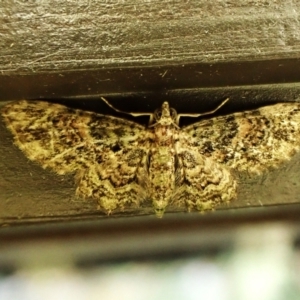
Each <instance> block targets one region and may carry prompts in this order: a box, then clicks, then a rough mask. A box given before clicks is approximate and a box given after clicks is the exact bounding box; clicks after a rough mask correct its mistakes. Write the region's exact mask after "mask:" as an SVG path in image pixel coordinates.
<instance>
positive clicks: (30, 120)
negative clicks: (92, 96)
mask: <svg viewBox="0 0 300 300" xmlns="http://www.w3.org/2000/svg"><path fill="white" fill-rule="evenodd" d="M1 113H2V116H3V118H4V120H5V123H6V125H7V127H8V128H9V129H10V130H11V132H12V133H13V135H14V140H15V143H16V145H17V146H18V147H19V148H20V149H21V150H22V151H24V153H25V154H26V155H27V156H28V158H29V159H31V160H33V161H37V162H39V163H40V164H41V165H42V166H43V167H44V168H48V167H49V168H52V169H53V170H54V171H56V172H57V173H58V174H66V173H70V172H75V171H76V172H77V174H76V179H77V184H78V188H77V194H79V195H81V196H84V197H93V198H96V199H97V200H98V201H99V204H100V206H101V207H102V208H104V209H105V210H106V211H108V212H110V211H112V210H113V209H115V208H116V207H122V206H123V205H125V204H126V202H128V201H129V199H130V202H136V203H137V204H138V203H139V202H140V201H142V200H143V199H145V198H146V197H147V195H146V194H145V191H144V189H143V186H144V185H145V184H147V183H146V177H145V175H144V167H143V163H144V161H145V159H144V157H145V154H146V152H147V151H148V150H147V149H148V147H147V145H146V143H147V136H145V135H146V134H145V127H144V126H141V125H139V124H136V123H134V122H131V121H128V120H124V119H120V118H115V117H111V116H105V115H101V114H96V113H92V112H86V111H82V110H76V109H71V108H67V107H65V106H62V105H59V104H53V103H47V102H42V101H26V100H23V101H20V102H13V103H11V104H8V105H6V106H5V107H4V108H3V109H2V112H1ZM120 157H122V159H120ZM138 180H139V181H140V182H139V183H137V181H138ZM128 194H130V197H128Z"/></svg>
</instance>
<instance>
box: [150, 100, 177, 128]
mask: <svg viewBox="0 0 300 300" xmlns="http://www.w3.org/2000/svg"><path fill="white" fill-rule="evenodd" d="M176 118H177V112H176V110H175V109H174V108H171V107H170V105H169V103H168V102H167V101H165V102H164V103H163V104H162V106H161V109H157V110H156V111H155V112H154V119H155V121H156V122H157V123H160V124H162V125H169V124H172V123H176Z"/></svg>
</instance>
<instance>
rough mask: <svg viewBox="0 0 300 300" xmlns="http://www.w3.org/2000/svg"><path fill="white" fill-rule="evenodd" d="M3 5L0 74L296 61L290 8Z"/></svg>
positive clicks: (139, 0)
mask: <svg viewBox="0 0 300 300" xmlns="http://www.w3.org/2000/svg"><path fill="white" fill-rule="evenodd" d="M54 2H55V4H53V0H43V1H22V0H20V1H11V0H3V1H1V6H0V26H1V27H2V29H1V44H0V53H1V55H0V69H1V70H2V71H5V72H9V73H14V72H17V73H19V72H20V71H22V72H24V73H31V72H36V71H41V70H48V71H51V72H53V71H54V70H59V71H62V70H66V69H67V70H70V69H86V68H92V69H93V68H96V67H102V66H103V65H118V66H119V64H122V65H125V64H127V65H128V64H130V65H132V64H135V65H140V64H141V63H143V64H144V63H151V64H154V63H155V64H161V63H163V64H166V63H172V64H174V63H176V62H183V61H184V62H195V61H196V62H199V61H202V62H210V63H211V62H216V61H228V60H238V61H243V60H253V59H265V58H267V59H271V58H273V57H275V56H277V55H278V54H281V56H282V58H283V57H288V58H291V57H298V56H299V40H300V38H299V24H298V18H299V11H300V5H299V3H298V2H297V1H285V0H277V1H260V0H247V1H245V0H232V1H213V2H208V1H206V0H200V1H199V0H191V1H182V0H172V1H170V0H164V1H161V0H158V1H143V0H130V1H117V0H115V1H114V0H112V1H90V0H79V1H78V0H76V1H75V0H71V1H64V0H55V1H54Z"/></svg>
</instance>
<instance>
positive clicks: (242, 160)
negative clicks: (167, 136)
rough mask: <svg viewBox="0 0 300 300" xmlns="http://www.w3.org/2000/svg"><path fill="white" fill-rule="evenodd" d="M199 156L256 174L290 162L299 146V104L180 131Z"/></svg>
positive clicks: (237, 114)
mask: <svg viewBox="0 0 300 300" xmlns="http://www.w3.org/2000/svg"><path fill="white" fill-rule="evenodd" d="M182 132H184V133H186V134H188V135H189V136H190V139H189V141H188V144H189V145H190V146H191V147H196V148H197V149H198V151H199V153H200V154H202V155H204V156H206V157H209V158H211V159H213V160H214V161H216V162H218V163H222V164H225V165H227V166H228V167H230V168H233V169H236V170H238V171H247V172H250V173H256V174H259V173H261V172H262V171H264V170H265V169H267V168H269V167H276V166H277V165H278V164H279V163H281V162H283V161H285V160H289V159H290V158H291V156H292V155H293V154H295V152H296V151H298V150H299V146H300V104H299V103H281V104H276V105H271V106H266V107H262V108H260V109H256V110H252V111H246V112H241V113H234V114H230V115H226V116H219V117H215V118H211V119H207V120H203V121H200V122H197V123H194V124H192V125H189V126H187V127H184V128H182Z"/></svg>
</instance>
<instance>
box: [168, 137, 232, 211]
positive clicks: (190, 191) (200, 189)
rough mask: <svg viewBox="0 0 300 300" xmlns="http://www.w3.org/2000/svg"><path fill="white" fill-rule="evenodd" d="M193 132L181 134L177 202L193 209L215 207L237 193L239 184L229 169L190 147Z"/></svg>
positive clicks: (178, 204)
mask: <svg viewBox="0 0 300 300" xmlns="http://www.w3.org/2000/svg"><path fill="white" fill-rule="evenodd" d="M188 139H189V136H187V135H185V134H184V133H182V134H181V136H180V139H179V146H178V170H180V171H177V188H176V190H175V194H174V198H173V201H172V202H173V204H174V203H176V206H182V205H184V206H186V207H187V209H188V210H189V211H191V210H199V211H205V210H211V209H214V208H215V207H216V206H217V205H219V204H221V203H224V202H225V203H228V202H229V201H231V200H232V199H234V198H235V197H236V188H237V184H236V181H235V180H234V178H233V176H232V175H231V173H230V172H229V170H228V169H227V168H226V167H225V166H223V165H220V164H219V163H217V162H215V161H213V160H212V159H211V158H208V157H205V156H204V155H202V154H200V153H199V151H198V149H197V147H187V146H185V145H186V142H187V140H188Z"/></svg>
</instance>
